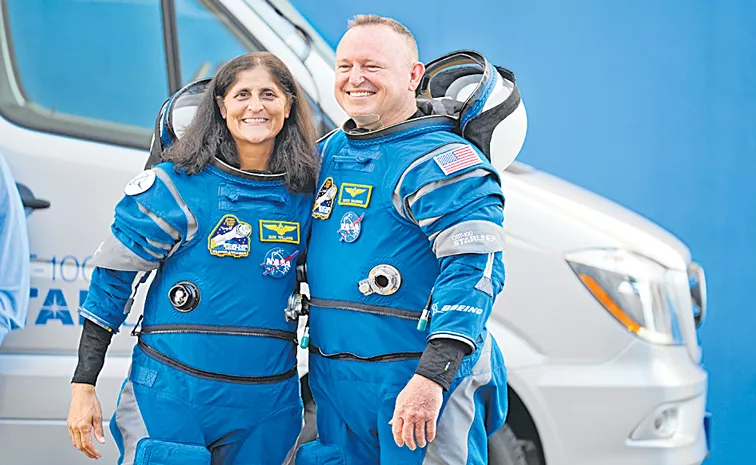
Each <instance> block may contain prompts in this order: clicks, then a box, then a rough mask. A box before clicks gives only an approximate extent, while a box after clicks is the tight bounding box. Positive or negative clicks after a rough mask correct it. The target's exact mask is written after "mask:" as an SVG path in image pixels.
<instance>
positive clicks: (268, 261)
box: [260, 247, 299, 279]
mask: <svg viewBox="0 0 756 465" xmlns="http://www.w3.org/2000/svg"><path fill="white" fill-rule="evenodd" d="M297 255H299V251H298V250H295V251H294V252H293V253H289V252H287V251H286V250H285V249H283V248H281V247H274V248H272V249H270V250H268V252H267V253H266V254H265V260H264V261H263V262H262V263H260V266H261V267H262V269H263V276H270V277H271V278H276V279H281V278H283V277H284V276H286V275H287V274H289V271H291V269H292V268H293V267H294V265H295V264H296V263H297V262H296V261H295V260H294V259H295V258H297Z"/></svg>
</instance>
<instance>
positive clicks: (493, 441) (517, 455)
mask: <svg viewBox="0 0 756 465" xmlns="http://www.w3.org/2000/svg"><path fill="white" fill-rule="evenodd" d="M507 395H508V398H509V412H508V414H507V422H506V424H505V425H504V426H503V427H502V428H501V429H500V430H499V431H497V432H496V433H494V434H493V435H491V437H490V438H489V439H488V456H489V463H495V464H497V465H546V460H545V457H544V455H543V447H542V446H541V438H540V436H539V434H538V428H537V427H536V425H535V422H533V417H532V416H531V415H530V412H529V411H528V409H527V407H525V404H524V403H523V402H522V399H520V396H518V395H517V393H516V392H515V391H514V390H513V389H512V388H511V386H509V385H508V386H507Z"/></svg>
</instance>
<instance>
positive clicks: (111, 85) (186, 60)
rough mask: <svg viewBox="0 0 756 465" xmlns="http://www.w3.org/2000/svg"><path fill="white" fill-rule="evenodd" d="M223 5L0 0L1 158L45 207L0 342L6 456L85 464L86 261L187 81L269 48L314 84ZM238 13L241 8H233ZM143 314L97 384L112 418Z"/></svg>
mask: <svg viewBox="0 0 756 465" xmlns="http://www.w3.org/2000/svg"><path fill="white" fill-rule="evenodd" d="M224 4H225V2H222V1H200V0H176V1H172V0H139V1H127V2H103V1H101V0H78V1H76V2H72V1H70V0H0V55H2V57H1V58H2V59H0V151H2V153H3V155H4V156H5V157H6V159H7V160H8V163H9V164H10V166H11V169H12V171H13V173H14V175H15V177H16V180H17V181H18V182H19V183H22V184H24V185H25V186H26V187H28V188H29V189H30V190H31V192H32V194H33V195H34V196H35V197H36V198H38V199H41V200H46V201H49V202H50V207H49V208H47V209H43V210H42V209H41V210H37V211H35V212H34V213H32V214H31V216H30V217H29V218H28V222H29V234H30V243H31V253H32V256H31V260H32V267H31V268H32V271H31V273H32V289H31V300H30V308H29V315H28V320H27V325H26V328H25V329H24V330H22V331H16V332H14V333H12V334H11V335H9V336H8V338H7V339H6V340H5V343H4V344H3V345H2V346H0V450H1V451H2V456H3V461H4V462H5V461H8V463H13V464H19V465H23V464H39V463H56V464H66V463H81V462H82V460H84V459H83V457H82V456H81V454H80V453H79V452H78V451H77V450H75V449H74V448H73V447H72V446H71V443H70V440H69V438H68V433H67V428H66V425H65V418H66V416H67V413H68V405H69V401H70V386H69V383H70V379H71V376H72V374H73V371H74V368H75V365H76V350H77V345H78V339H79V335H80V332H81V324H82V320H81V319H80V318H79V317H78V315H77V313H76V309H77V307H78V306H79V305H80V304H81V303H82V302H83V301H84V299H85V298H86V293H87V288H88V280H89V276H90V273H91V266H89V265H88V262H89V260H90V256H91V254H92V252H93V251H94V250H95V249H96V247H97V245H98V244H99V243H100V241H101V240H102V239H103V238H104V237H106V233H107V230H108V227H109V225H110V223H111V221H112V218H113V208H114V206H115V204H116V203H117V202H118V201H119V199H120V198H121V196H122V195H123V186H125V185H126V183H127V182H128V181H129V180H130V179H131V178H132V177H133V176H134V175H135V174H136V173H138V172H139V171H141V170H142V167H143V166H144V163H145V161H146V159H147V148H148V145H149V142H150V138H151V135H152V129H153V125H154V120H155V116H156V114H157V111H158V109H159V108H160V105H161V104H162V102H163V101H164V100H165V99H166V98H167V96H168V95H169V94H170V93H171V92H173V91H175V90H177V89H178V87H180V86H181V85H183V84H184V83H186V82H189V81H191V80H194V79H197V78H201V77H204V76H210V75H213V74H214V73H215V71H216V70H217V69H218V68H219V67H220V66H222V64H224V63H225V62H226V61H228V60H230V59H231V58H233V57H235V56H237V55H240V54H243V53H246V52H249V51H256V50H261V49H263V48H265V49H270V50H271V51H272V52H274V53H276V54H277V55H279V56H281V57H282V58H284V61H285V62H286V63H287V65H289V66H290V68H292V70H293V71H294V70H296V71H295V75H296V76H297V78H298V79H303V80H306V81H307V82H302V84H303V87H305V88H306V89H308V90H310V91H312V89H313V84H312V81H311V79H310V78H311V76H309V74H310V71H308V70H307V69H306V67H304V65H303V63H302V62H301V61H298V58H297V57H296V56H292V54H291V52H290V51H288V49H282V47H284V46H285V45H284V44H283V43H282V42H280V39H279V38H278V37H268V35H271V34H272V32H271V30H270V29H269V28H267V26H266V25H265V24H263V26H264V27H257V23H256V22H255V20H250V18H252V17H253V13H251V12H250V13H249V14H246V13H245V14H242V15H239V14H238V13H237V12H231V11H230V10H229V9H227V8H226V7H225V6H224ZM240 6H243V7H245V8H248V7H247V5H246V4H244V3H242V2H238V3H235V7H236V8H238V7H240ZM245 15H246V16H245ZM255 17H256V16H255ZM240 18H241V19H240ZM256 18H257V19H256V21H258V22H259V21H260V18H259V17H256ZM250 21H251V22H252V26H255V27H254V28H253V27H252V26H251V25H250ZM252 30H254V31H255V34H254V35H253V34H252V33H251V31H252ZM260 34H262V36H261V35H260ZM271 47H274V48H271ZM303 69H304V71H303ZM321 80H322V78H321ZM315 95H317V92H316V93H315ZM310 98H312V97H311V96H310ZM312 100H317V97H316V98H314V99H312ZM316 110H317V108H316ZM320 116H321V118H323V119H324V120H328V118H327V117H325V116H324V115H322V114H320ZM328 123H330V121H328ZM331 124H332V123H331ZM142 298H143V295H142ZM139 313H141V305H140V302H139V300H138V301H137V303H136V305H135V306H134V311H133V312H132V315H130V317H129V319H128V320H127V324H126V327H124V328H122V331H121V333H120V334H119V335H118V336H116V337H115V338H114V340H113V344H111V347H110V350H109V352H108V358H107V360H106V364H105V367H104V369H103V372H102V374H101V375H100V379H99V381H98V395H99V396H100V400H101V402H102V407H103V415H104V417H105V420H106V421H108V420H109V417H110V415H112V412H113V410H114V408H115V403H116V397H117V395H118V391H119V388H120V385H121V382H122V381H123V378H124V377H125V375H126V373H127V370H128V364H129V357H128V356H129V354H130V350H131V347H132V346H133V344H134V339H133V338H131V337H130V335H129V332H130V331H129V329H130V328H129V326H133V324H134V322H135V321H136V319H137V316H138V314H139ZM106 433H108V430H107V428H106ZM98 447H99V446H98ZM99 448H100V451H101V452H103V458H104V459H105V461H106V462H109V463H113V462H115V458H116V456H117V451H116V450H115V447H114V444H113V441H112V438H108V442H107V444H106V445H105V446H102V447H99Z"/></svg>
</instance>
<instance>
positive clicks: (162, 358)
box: [138, 338, 297, 384]
mask: <svg viewBox="0 0 756 465" xmlns="http://www.w3.org/2000/svg"><path fill="white" fill-rule="evenodd" d="M138 344H139V347H140V348H141V349H142V350H143V351H144V353H145V354H147V355H148V356H149V357H152V358H153V359H155V360H157V361H158V362H162V363H164V364H166V365H168V366H170V367H172V368H175V369H177V370H179V371H181V372H183V373H186V374H187V375H191V376H196V377H197V378H202V379H209V380H212V381H226V382H229V383H238V384H272V383H278V382H280V381H284V380H286V379H289V378H291V377H292V376H294V375H296V374H297V366H296V365H295V366H294V367H293V368H291V369H290V370H289V371H286V372H284V373H280V374H277V375H270V376H234V375H227V374H223V373H214V372H212V371H205V370H200V369H197V368H194V367H190V366H189V365H187V364H185V363H182V362H179V361H178V360H176V359H174V358H172V357H169V356H167V355H165V354H164V353H162V352H159V351H158V350H156V349H154V348H152V347H150V346H149V345H148V344H147V343H146V342H144V341H143V340H142V338H139V341H138Z"/></svg>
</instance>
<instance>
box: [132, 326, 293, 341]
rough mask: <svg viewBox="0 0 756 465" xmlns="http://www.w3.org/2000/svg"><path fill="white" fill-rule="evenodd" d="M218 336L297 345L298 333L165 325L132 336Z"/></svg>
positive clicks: (147, 327)
mask: <svg viewBox="0 0 756 465" xmlns="http://www.w3.org/2000/svg"><path fill="white" fill-rule="evenodd" d="M181 333H186V334H218V335H226V336H257V337H273V338H276V339H283V340H285V341H291V342H292V343H294V344H296V343H297V333H295V332H293V331H283V330H280V329H268V328H255V327H249V326H218V325H184V324H165V325H151V326H142V327H141V329H138V330H137V329H135V330H134V331H133V332H132V334H133V335H134V336H139V335H140V334H181Z"/></svg>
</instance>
